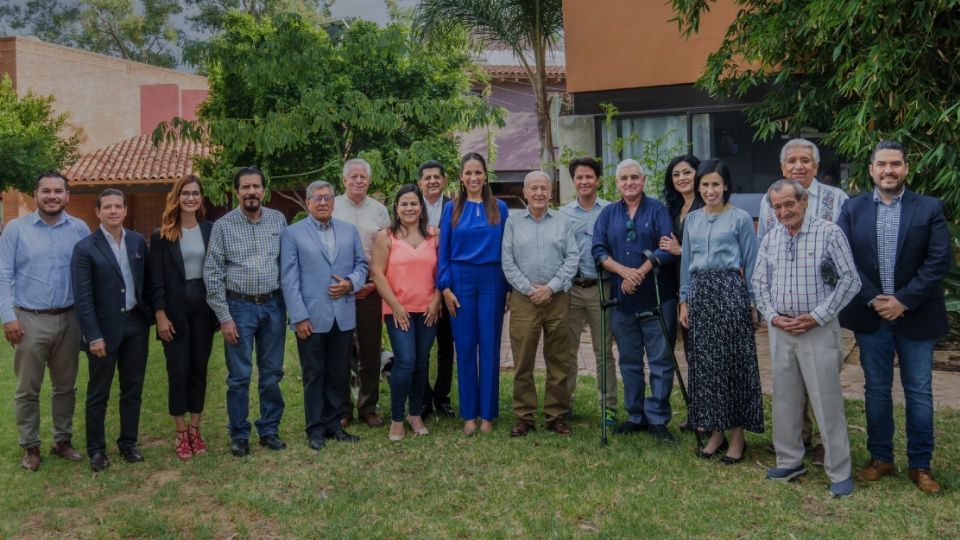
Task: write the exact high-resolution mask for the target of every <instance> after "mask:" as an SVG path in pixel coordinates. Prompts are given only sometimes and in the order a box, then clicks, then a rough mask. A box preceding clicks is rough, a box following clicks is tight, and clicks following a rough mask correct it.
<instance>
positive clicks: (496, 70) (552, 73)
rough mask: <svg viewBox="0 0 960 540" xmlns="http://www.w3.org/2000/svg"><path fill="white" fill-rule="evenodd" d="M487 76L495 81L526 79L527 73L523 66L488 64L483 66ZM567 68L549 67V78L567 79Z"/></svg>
mask: <svg viewBox="0 0 960 540" xmlns="http://www.w3.org/2000/svg"><path fill="white" fill-rule="evenodd" d="M483 69H484V71H486V72H487V75H489V76H491V77H493V78H495V79H526V78H527V72H526V70H524V69H523V66H510V65H495V64H486V65H484V66H483ZM566 75H567V73H566V68H565V67H564V66H547V78H550V79H563V78H566Z"/></svg>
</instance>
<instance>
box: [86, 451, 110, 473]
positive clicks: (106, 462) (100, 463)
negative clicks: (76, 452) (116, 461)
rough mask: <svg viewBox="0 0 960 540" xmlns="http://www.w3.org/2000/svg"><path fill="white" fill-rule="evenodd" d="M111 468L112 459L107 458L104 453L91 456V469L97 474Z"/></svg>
mask: <svg viewBox="0 0 960 540" xmlns="http://www.w3.org/2000/svg"><path fill="white" fill-rule="evenodd" d="M109 466H110V458H108V457H107V455H106V454H104V453H103V452H96V453H95V454H93V455H92V456H90V468H91V469H93V470H94V471H95V472H100V471H102V470H105V469H106V468H107V467H109Z"/></svg>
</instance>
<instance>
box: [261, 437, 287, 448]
mask: <svg viewBox="0 0 960 540" xmlns="http://www.w3.org/2000/svg"><path fill="white" fill-rule="evenodd" d="M260 446H264V447H266V448H269V449H270V450H283V449H284V448H286V447H287V445H286V443H284V442H283V441H282V440H281V439H280V436H279V435H263V436H261V437H260Z"/></svg>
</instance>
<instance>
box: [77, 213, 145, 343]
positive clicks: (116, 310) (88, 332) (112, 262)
mask: <svg viewBox="0 0 960 540" xmlns="http://www.w3.org/2000/svg"><path fill="white" fill-rule="evenodd" d="M126 232H127V234H126V237H125V239H126V248H127V257H128V260H129V261H130V271H131V273H133V281H134V285H135V286H136V298H137V305H136V307H134V311H136V314H137V315H139V316H141V317H142V318H143V321H144V323H145V324H147V325H150V324H153V319H154V317H153V307H152V304H151V301H150V296H151V289H150V284H149V277H148V275H147V271H146V270H147V264H148V261H147V242H146V240H144V238H143V235H141V234H140V233H138V232H136V231H131V230H129V229H127V231H126ZM70 277H71V279H72V280H73V298H74V306H75V308H76V311H77V317H78V318H79V319H80V332H81V335H82V340H81V344H80V345H81V347H82V348H83V350H85V351H86V350H89V349H90V343H92V342H94V341H96V340H98V339H103V340H104V342H105V345H106V348H107V354H110V353H111V352H113V351H114V350H116V348H117V347H118V346H120V343H121V342H122V341H123V331H124V324H123V319H124V317H125V315H124V308H125V307H126V287H125V284H124V282H123V274H122V273H121V271H120V264H119V263H118V262H117V258H116V257H115V256H114V255H113V250H112V249H111V248H110V244H109V243H108V241H107V237H106V236H105V235H104V234H103V230H102V229H100V227H97V229H96V230H94V231H93V233H91V234H90V236H88V237H86V238H84V239H83V240H81V241H79V242H77V245H76V246H75V247H74V248H73V259H72V260H71V261H70Z"/></svg>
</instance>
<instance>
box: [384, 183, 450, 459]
mask: <svg viewBox="0 0 960 540" xmlns="http://www.w3.org/2000/svg"><path fill="white" fill-rule="evenodd" d="M427 223H428V220H427V209H426V206H425V205H424V204H423V195H422V194H421V193H420V189H419V188H418V187H417V186H415V185H414V184H406V185H405V186H403V187H401V188H400V190H399V191H397V195H396V196H395V197H394V199H393V222H392V223H391V225H390V226H389V227H387V228H386V229H383V230H381V231H380V232H379V233H377V239H376V243H375V244H374V248H373V261H372V264H371V268H370V275H371V276H373V282H374V283H375V284H376V286H377V291H378V292H379V293H380V296H381V297H382V298H383V315H384V322H385V323H386V324H385V326H386V327H387V335H388V336H389V337H390V344H391V345H392V347H393V358H394V360H393V370H392V371H391V372H390V414H391V416H392V420H393V421H392V422H391V424H390V433H389V438H390V440H391V441H399V440H402V439H403V437H404V427H403V420H404V413H405V411H406V409H407V403H408V402H409V416H407V417H406V420H407V423H409V424H410V429H412V430H413V432H414V434H415V435H426V434H428V433H429V431H427V428H426V427H425V426H424V425H423V420H422V419H421V418H420V412H421V409H422V406H423V391H424V388H425V387H426V384H427V373H428V371H429V362H430V349H431V347H432V346H433V341H434V339H435V338H436V336H437V317H438V316H439V314H440V293H439V292H438V291H437V288H436V275H437V238H436V237H435V236H432V235H431V234H430V233H429V232H428V231H427Z"/></svg>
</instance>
